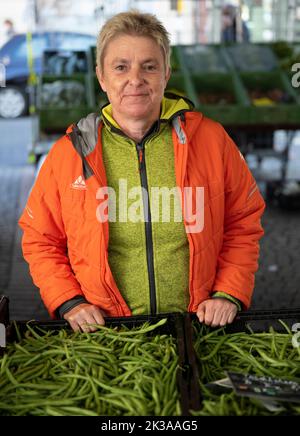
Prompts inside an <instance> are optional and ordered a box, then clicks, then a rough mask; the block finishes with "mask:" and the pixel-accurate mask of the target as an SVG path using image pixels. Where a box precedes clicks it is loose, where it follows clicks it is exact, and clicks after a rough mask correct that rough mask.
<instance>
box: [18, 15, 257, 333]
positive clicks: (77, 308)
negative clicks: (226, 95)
mask: <svg viewBox="0 0 300 436" xmlns="http://www.w3.org/2000/svg"><path fill="white" fill-rule="evenodd" d="M96 73H97V77H98V80H99V83H100V85H101V87H102V89H103V90H104V91H105V92H106V93H107V96H108V99H109V104H108V105H106V106H105V107H103V108H102V110H101V115H99V114H90V115H88V116H87V117H86V118H85V119H82V120H80V121H79V122H78V123H77V125H72V126H70V127H69V129H68V130H67V134H66V136H64V137H63V138H61V139H60V140H59V141H58V142H57V143H56V144H54V146H53V147H52V149H51V151H50V153H49V155H48V157H47V159H46V161H45V163H44V164H43V166H42V168H41V171H40V174H39V176H38V179H37V181H36V183H35V186H34V187H33V189H32V192H31V194H30V197H29V200H28V204H27V206H26V208H25V211H24V212H23V215H22V216H21V218H20V225H21V227H22V228H23V230H24V235H23V242H22V246H23V253H24V257H25V259H26V260H27V261H28V263H29V265H30V270H31V274H32V277H33V280H34V282H35V283H36V285H37V286H38V287H39V288H40V291H41V296H42V298H43V300H44V303H45V305H46V307H47V308H48V310H49V312H50V314H51V316H52V317H55V316H61V317H63V318H65V319H67V320H68V321H69V323H70V325H71V326H72V328H73V329H74V330H80V329H82V330H83V331H93V330H94V328H93V327H91V326H88V325H87V324H93V323H98V324H103V323H104V316H130V315H136V314H143V313H153V314H155V313H158V312H173V311H186V310H189V311H191V312H196V313H197V315H198V317H199V320H200V321H202V322H205V323H206V324H208V325H211V326H217V325H225V324H227V323H230V322H232V321H233V319H234V317H235V315H236V313H237V310H238V309H239V308H240V309H241V308H248V307H249V305H250V301H251V294H252V291H253V286H254V273H255V271H256V269H257V260H258V252H259V247H258V241H259V238H260V237H261V236H262V235H263V230H262V228H261V225H260V217H261V215H262V213H263V210H264V201H263V199H262V197H261V195H260V193H259V191H258V189H257V185H256V183H255V181H254V179H253V177H252V175H251V173H250V171H249V169H248V167H247V165H246V163H245V161H244V159H243V157H242V155H241V153H240V152H239V151H238V149H237V147H236V146H235V145H234V144H233V142H232V141H231V139H230V138H229V137H228V135H227V134H226V132H225V131H224V129H223V128H222V127H221V126H220V125H219V124H217V123H215V122H214V121H212V120H209V119H207V118H205V117H204V116H203V115H202V114H200V113H198V112H195V111H194V110H193V107H192V104H191V102H189V101H188V100H187V99H185V98H182V97H178V96H175V95H168V94H166V95H164V91H165V88H166V86H167V82H168V79H169V77H170V42H169V38H168V34H167V31H166V30H165V28H164V27H163V26H162V24H161V23H160V22H159V21H158V20H157V19H156V17H154V16H153V15H150V14H142V13H139V12H136V11H131V12H128V13H121V14H118V15H116V16H114V17H113V18H112V19H110V20H109V21H108V22H107V23H106V24H105V25H104V27H103V28H102V30H101V32H100V34H99V37H98V43H97V68H96ZM125 188H126V189H125ZM156 188H157V189H156ZM155 189H156V190H155ZM174 190H175V191H174ZM157 192H159V193H161V192H163V193H165V192H168V193H170V192H172V193H173V194H174V196H173V200H174V201H170V202H169V203H168V207H169V209H167V211H168V213H167V214H166V213H165V211H166V210H165V209H164V210H161V209H163V207H165V206H166V201H162V202H156V203H155V201H154V200H155V195H156V194H157ZM199 192H200V194H201V193H203V192H204V198H203V197H202V201H201V196H199V198H200V201H199V202H198V193H199ZM178 194H179V195H178ZM162 203H163V204H162ZM153 204H154V205H156V207H154V206H153ZM178 204H179V205H180V214H179V215H180V218H181V219H178V213H177V214H176V212H178ZM158 205H160V207H158ZM107 206H108V208H107ZM162 206H163V207H162ZM107 210H108V211H109V213H108V214H107Z"/></svg>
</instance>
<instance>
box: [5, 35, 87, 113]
mask: <svg viewBox="0 0 300 436" xmlns="http://www.w3.org/2000/svg"><path fill="white" fill-rule="evenodd" d="M95 43H96V38H95V36H93V35H87V34H81V33H75V32H38V33H32V52H33V59H34V71H35V73H36V74H37V75H40V74H41V71H42V54H43V52H44V50H54V49H59V50H84V51H85V50H88V49H89V47H90V46H93V45H95ZM27 51H28V47H27V41H26V34H25V33H24V34H18V35H15V36H13V37H12V38H11V39H10V40H9V41H8V42H7V43H6V44H4V45H3V46H2V47H1V49H0V63H2V64H3V65H4V66H5V79H6V83H5V85H6V86H5V87H3V88H0V117H3V118H17V117H19V116H21V115H24V114H26V113H27V112H28V104H29V95H28V92H29V89H28V77H29V67H28V59H27Z"/></svg>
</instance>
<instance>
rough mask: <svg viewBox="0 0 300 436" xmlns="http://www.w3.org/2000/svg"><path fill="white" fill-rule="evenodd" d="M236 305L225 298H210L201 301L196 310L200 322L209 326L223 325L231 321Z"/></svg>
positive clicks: (235, 312) (235, 311) (234, 314)
mask: <svg viewBox="0 0 300 436" xmlns="http://www.w3.org/2000/svg"><path fill="white" fill-rule="evenodd" d="M237 311H238V309H237V306H236V304H234V303H232V302H231V301H229V300H226V299H225V298H210V299H209V300H205V301H202V303H200V304H199V306H198V310H197V316H198V318H199V321H200V322H203V323H205V324H206V325H209V326H211V327H218V326H220V327H223V326H225V325H226V324H230V323H232V321H233V320H234V318H235V316H236V314H237Z"/></svg>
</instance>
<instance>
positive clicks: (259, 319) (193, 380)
mask: <svg viewBox="0 0 300 436" xmlns="http://www.w3.org/2000/svg"><path fill="white" fill-rule="evenodd" d="M195 321H197V322H199V321H198V317H197V316H196V314H195V313H192V314H191V313H186V314H184V316H183V323H184V335H185V346H186V353H187V356H188V362H189V366H190V380H189V383H190V386H193V388H191V389H190V403H189V404H190V410H194V411H198V410H200V408H201V404H202V399H203V396H202V392H201V390H200V386H199V382H198V381H199V379H200V378H201V367H200V365H199V362H198V358H197V356H196V352H195V350H194V345H193V342H194V330H193V325H192V323H193V322H195ZM280 321H282V322H280ZM299 322H300V308H296V309H292V310H291V309H282V310H250V311H245V312H241V313H239V314H238V315H237V317H236V318H235V320H234V322H233V323H232V324H229V325H227V326H226V327H224V330H225V333H228V334H231V333H241V332H243V333H249V335H250V334H251V333H252V332H253V333H263V332H268V331H269V329H270V328H272V329H274V331H275V332H278V333H287V330H286V329H287V328H288V329H289V330H292V331H295V330H293V325H295V324H297V323H299ZM219 328H220V327H214V328H212V327H211V328H210V330H211V331H213V330H217V329H219ZM218 391H219V393H220V394H221V393H223V392H224V390H223V389H222V388H220V389H218V388H216V392H218Z"/></svg>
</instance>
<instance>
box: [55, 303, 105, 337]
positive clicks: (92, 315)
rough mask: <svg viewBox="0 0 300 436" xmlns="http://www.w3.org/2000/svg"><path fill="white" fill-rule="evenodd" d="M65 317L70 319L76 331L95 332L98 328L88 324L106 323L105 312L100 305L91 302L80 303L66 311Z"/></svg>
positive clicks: (69, 321)
mask: <svg viewBox="0 0 300 436" xmlns="http://www.w3.org/2000/svg"><path fill="white" fill-rule="evenodd" d="M63 317H64V319H65V320H67V321H68V323H69V324H70V326H71V327H72V329H73V330H74V332H78V331H83V332H95V331H96V330H97V328H96V327H93V326H88V325H87V324H99V325H104V324H105V321H104V312H102V311H101V310H100V309H99V307H97V306H95V305H93V304H89V303H81V304H78V306H75V307H74V308H73V309H71V310H69V311H68V312H66V313H65V314H64V316H63Z"/></svg>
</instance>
